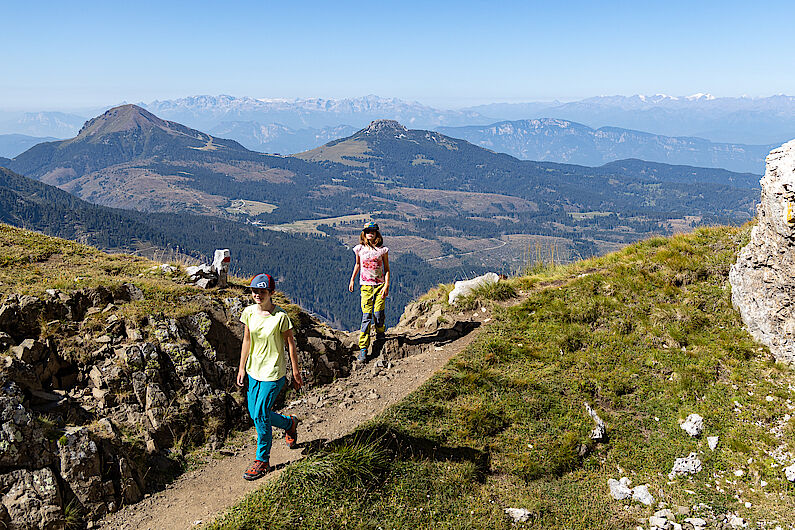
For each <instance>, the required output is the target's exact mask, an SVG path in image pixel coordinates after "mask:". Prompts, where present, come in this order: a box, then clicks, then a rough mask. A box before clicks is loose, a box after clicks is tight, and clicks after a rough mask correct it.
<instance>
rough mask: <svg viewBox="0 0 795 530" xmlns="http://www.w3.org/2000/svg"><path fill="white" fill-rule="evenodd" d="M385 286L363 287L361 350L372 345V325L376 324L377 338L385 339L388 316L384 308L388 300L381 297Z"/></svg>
mask: <svg viewBox="0 0 795 530" xmlns="http://www.w3.org/2000/svg"><path fill="white" fill-rule="evenodd" d="M383 288H384V284H383V283H382V284H380V285H362V286H361V289H362V328H361V330H360V333H359V349H360V350H363V349H365V348H367V347H368V346H369V345H370V325H371V324H375V338H376V340H380V339H383V338H384V333H385V332H386V326H385V323H386V315H385V313H384V307H385V306H386V300H384V298H383V297H382V296H381V290H382V289H383Z"/></svg>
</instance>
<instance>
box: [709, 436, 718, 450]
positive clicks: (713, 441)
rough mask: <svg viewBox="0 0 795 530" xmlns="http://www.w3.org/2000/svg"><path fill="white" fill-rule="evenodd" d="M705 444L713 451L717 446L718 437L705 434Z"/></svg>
mask: <svg viewBox="0 0 795 530" xmlns="http://www.w3.org/2000/svg"><path fill="white" fill-rule="evenodd" d="M707 445H709V448H710V449H712V450H713V451H714V450H715V449H717V447H718V437H717V436H707Z"/></svg>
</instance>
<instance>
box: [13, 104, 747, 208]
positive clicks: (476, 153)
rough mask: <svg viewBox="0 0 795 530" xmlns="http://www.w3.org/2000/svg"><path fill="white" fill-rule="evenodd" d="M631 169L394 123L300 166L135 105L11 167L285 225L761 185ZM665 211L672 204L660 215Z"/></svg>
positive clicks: (303, 159)
mask: <svg viewBox="0 0 795 530" xmlns="http://www.w3.org/2000/svg"><path fill="white" fill-rule="evenodd" d="M631 165H632V167H631V168H630V169H620V170H616V167H619V166H609V165H608V166H603V167H601V168H590V167H583V166H577V165H561V164H554V163H548V162H546V163H545V162H531V161H521V160H517V159H516V158H514V157H511V156H508V155H505V154H499V153H494V152H492V151H489V150H486V149H483V148H481V147H477V146H475V145H472V144H471V143H469V142H466V141H464V140H459V139H455V138H451V137H448V136H445V135H443V134H441V133H439V132H432V131H426V130H416V129H411V130H410V129H407V128H406V127H404V126H403V125H401V124H399V123H398V122H396V121H393V120H378V121H374V122H372V123H371V124H370V125H369V126H368V127H367V128H365V129H362V130H360V131H359V132H357V133H355V134H354V135H352V136H350V137H347V138H344V139H341V140H335V141H332V142H329V143H328V144H326V145H324V146H322V147H319V148H316V149H314V150H310V151H307V152H304V153H301V154H299V155H296V156H295V157H284V156H270V155H265V154H261V153H255V152H252V151H250V150H248V149H246V148H245V147H243V146H242V145H240V144H239V143H237V142H235V141H233V140H225V139H221V138H217V137H215V136H211V135H209V134H206V133H203V132H201V131H198V130H195V129H191V128H189V127H186V126H184V125H181V124H179V123H176V122H173V121H168V120H163V119H161V118H159V117H157V116H155V115H154V114H152V113H150V112H148V111H146V110H144V109H142V108H140V107H137V106H135V105H124V106H121V107H116V108H114V109H111V110H109V111H107V112H105V113H104V114H103V115H101V116H99V117H97V118H94V119H92V120H90V121H88V122H86V124H85V125H84V126H83V128H82V129H81V130H80V133H79V134H78V135H77V136H76V137H75V138H72V139H69V140H63V141H60V142H50V143H43V144H39V145H36V146H34V147H33V148H31V149H29V150H28V151H26V152H24V153H22V154H20V155H18V156H16V157H15V158H13V159H12V160H11V161H10V162H9V163H8V166H9V168H10V169H12V170H14V171H16V172H18V173H21V174H24V175H26V176H30V177H33V178H36V179H39V180H42V181H43V182H46V183H48V184H53V185H57V186H59V187H61V188H63V189H65V190H67V191H70V192H72V193H74V194H76V195H78V196H80V197H82V198H85V199H87V200H89V201H91V202H94V203H98V204H104V205H107V206H114V207H125V208H135V209H139V210H147V211H183V210H188V211H193V212H196V213H205V214H207V213H212V214H214V215H220V214H223V212H225V211H226V208H228V206H229V203H230V201H233V200H240V199H244V200H254V201H261V202H265V203H269V204H274V205H276V206H278V208H277V209H276V210H275V211H273V212H271V213H267V214H265V213H263V214H261V217H262V219H271V220H277V219H280V220H283V221H285V222H287V221H291V220H295V219H311V218H318V217H329V216H335V215H344V214H347V213H351V212H355V211H362V212H367V211H373V210H377V209H380V208H379V206H378V204H377V203H378V201H375V202H373V201H374V199H373V197H374V195H376V194H377V193H383V194H384V195H385V196H390V197H392V196H394V195H395V194H396V192H397V194H398V195H399V194H400V192H399V191H397V189H399V188H400V187H403V188H411V189H420V190H425V189H437V190H450V191H456V192H472V193H495V194H502V195H511V196H514V197H521V198H523V199H525V200H530V201H533V202H534V203H535V204H536V205H537V206H536V209H539V208H540V209H542V210H543V209H556V208H560V207H561V206H564V205H565V207H566V208H567V209H569V210H572V211H590V210H604V209H608V210H612V211H616V210H618V211H626V210H628V209H636V208H637V207H638V205H641V204H648V203H650V201H653V202H654V203H655V204H657V205H658V206H657V208H658V210H659V211H661V212H666V213H675V212H679V213H687V212H688V211H689V213H702V214H703V213H708V212H712V213H717V212H724V213H727V214H728V212H735V214H736V213H737V212H738V209H739V210H740V211H742V210H745V209H748V210H750V204H745V202H743V203H742V205H740V204H736V203H732V202H731V201H728V202H727V201H723V200H722V201H720V202H718V203H712V202H710V201H711V198H709V197H708V198H707V199H706V202H705V200H704V199H699V200H696V199H695V198H692V197H691V198H688V199H687V200H686V201H685V202H680V199H679V198H678V197H680V196H681V193H684V194H685V195H691V194H693V193H695V191H694V190H695V188H691V189H690V190H682V191H681V192H677V193H668V194H666V193H665V192H666V188H667V187H668V186H669V185H675V184H688V185H690V186H706V185H719V186H730V187H739V188H743V189H753V188H756V186H757V185H758V180H759V176H758V175H752V174H741V173H731V172H728V171H721V170H714V169H703V168H686V169H685V170H682V169H681V168H682V166H668V167H667V169H665V170H659V168H660V167H661V166H660V165H659V164H657V165H654V164H645V165H644V163H643V162H640V161H636V162H633V163H632V164H631ZM620 167H622V168H623V167H624V166H620ZM653 167H656V168H658V169H655V170H652V169H651V168H653ZM652 182H654V183H655V185H654V186H651V187H650V186H648V185H647V184H648V183H652ZM660 185H662V187H661V186H660ZM378 186H383V187H384V188H383V190H381V189H380V188H378ZM674 187H675V186H674ZM671 191H672V190H671ZM702 191H706V190H702ZM694 200H695V202H694ZM699 201H700V202H699ZM752 202H753V199H751V203H752ZM662 204H667V205H668V206H666V207H665V208H662V209H660V206H661V205H662ZM696 204H702V205H701V206H696ZM381 207H383V206H381ZM666 208H667V209H666ZM442 210H445V209H444V208H443V209H442ZM436 213H437V215H438V214H441V213H443V211H440V212H436ZM448 213H449V214H460V213H461V212H460V211H456V210H455V209H451V210H450V211H449V212H448ZM732 215H734V214H732Z"/></svg>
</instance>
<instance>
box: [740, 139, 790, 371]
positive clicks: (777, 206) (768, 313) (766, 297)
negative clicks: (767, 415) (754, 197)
mask: <svg viewBox="0 0 795 530" xmlns="http://www.w3.org/2000/svg"><path fill="white" fill-rule="evenodd" d="M760 184H761V185H762V197H761V204H759V206H758V207H757V218H758V224H757V225H756V226H755V227H754V228H753V230H752V231H751V241H750V242H749V243H748V245H746V246H745V247H744V248H743V249H742V250H741V251H740V255H739V257H738V258H737V262H736V263H735V264H734V265H733V266H732V268H731V271H730V272H729V282H730V283H731V286H732V302H733V303H734V305H735V306H736V307H737V309H738V310H739V311H740V315H741V316H742V319H743V322H745V324H746V326H747V328H748V331H749V332H750V333H751V335H753V337H754V338H755V339H756V340H758V341H759V342H761V343H763V344H765V345H767V346H768V347H769V348H770V350H771V352H772V353H773V355H774V356H775V357H776V359H777V360H779V361H783V362H788V363H792V362H793V361H795V222H793V221H795V140H793V141H790V142H787V143H786V144H784V145H782V146H781V147H779V148H778V149H774V150H773V151H771V152H770V154H769V155H768V157H767V168H766V171H765V176H764V177H762V180H761V181H760Z"/></svg>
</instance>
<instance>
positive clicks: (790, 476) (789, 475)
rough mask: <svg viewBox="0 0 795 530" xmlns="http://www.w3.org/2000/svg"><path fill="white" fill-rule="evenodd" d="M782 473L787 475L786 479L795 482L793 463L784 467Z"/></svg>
mask: <svg viewBox="0 0 795 530" xmlns="http://www.w3.org/2000/svg"><path fill="white" fill-rule="evenodd" d="M784 474H785V475H786V477H787V480H789V481H790V482H795V464H792V465H791V466H789V467H785V468H784Z"/></svg>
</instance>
